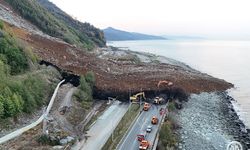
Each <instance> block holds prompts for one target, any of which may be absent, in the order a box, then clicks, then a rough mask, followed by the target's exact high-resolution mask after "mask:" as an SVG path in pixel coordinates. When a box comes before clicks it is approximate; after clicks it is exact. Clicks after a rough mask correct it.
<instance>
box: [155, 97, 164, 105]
mask: <svg viewBox="0 0 250 150" xmlns="http://www.w3.org/2000/svg"><path fill="white" fill-rule="evenodd" d="M163 102H164V99H163V98H162V97H158V96H157V97H155V98H154V104H158V105H159V104H162V103H163Z"/></svg>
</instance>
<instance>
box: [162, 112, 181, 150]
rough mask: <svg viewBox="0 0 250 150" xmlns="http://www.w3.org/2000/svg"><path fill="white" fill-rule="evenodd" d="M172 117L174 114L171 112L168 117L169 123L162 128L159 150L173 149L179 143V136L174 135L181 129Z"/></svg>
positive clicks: (165, 123)
mask: <svg viewBox="0 0 250 150" xmlns="http://www.w3.org/2000/svg"><path fill="white" fill-rule="evenodd" d="M172 115H173V114H172V113H171V112H170V113H169V115H168V116H167V121H166V122H164V124H163V125H162V126H161V130H160V134H159V143H158V148H159V149H162V150H169V149H173V148H174V147H175V144H176V143H177V135H176V134H174V131H175V130H176V129H177V128H179V126H178V124H177V123H176V121H175V119H174V118H173V116H172Z"/></svg>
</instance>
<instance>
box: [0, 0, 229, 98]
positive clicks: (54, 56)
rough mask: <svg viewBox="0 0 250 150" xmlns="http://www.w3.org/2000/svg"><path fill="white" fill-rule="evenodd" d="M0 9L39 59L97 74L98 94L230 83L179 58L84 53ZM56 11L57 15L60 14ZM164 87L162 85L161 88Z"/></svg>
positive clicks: (102, 50)
mask: <svg viewBox="0 0 250 150" xmlns="http://www.w3.org/2000/svg"><path fill="white" fill-rule="evenodd" d="M14 1H15V0H14ZM26 1H27V2H33V1H28V0H26ZM40 1H41V0H40ZM0 2H1V0H0ZM2 4H4V3H2ZM5 7H8V6H7V5H6V6H5ZM39 7H41V6H39ZM48 9H49V8H48ZM51 11H52V9H51ZM1 12H2V14H4V15H3V16H0V18H2V19H4V20H5V21H6V22H9V23H10V24H14V25H15V26H13V25H10V26H9V29H10V30H12V32H13V33H15V36H16V38H18V39H20V40H22V41H23V42H24V43H25V44H26V45H29V46H30V47H31V49H32V51H33V52H34V53H35V54H36V55H37V56H39V59H40V60H44V61H47V62H50V63H52V64H54V65H56V66H58V67H59V68H61V69H63V70H68V71H69V72H72V73H74V74H77V75H81V74H85V73H86V72H87V71H93V72H94V73H95V76H96V84H95V89H96V91H99V93H97V94H98V95H102V94H103V95H104V96H119V95H120V94H124V93H126V94H127V93H128V92H129V91H132V92H138V91H141V90H143V91H154V90H158V87H157V83H158V82H159V81H161V80H168V81H171V82H173V84H174V85H173V87H175V88H182V89H184V90H185V91H186V92H190V93H199V92H203V91H206V92H210V91H216V90H226V89H228V88H230V87H232V86H233V85H232V84H230V83H228V82H226V81H224V80H220V79H217V78H214V77H211V76H209V75H207V74H203V73H201V72H199V71H196V70H194V69H191V68H190V67H188V66H186V65H184V64H182V63H180V62H178V61H174V60H171V59H167V58H163V57H158V56H155V55H150V54H142V53H136V52H131V51H121V50H119V49H116V48H96V49H95V51H94V52H92V53H87V52H86V51H83V49H82V48H77V47H76V46H74V45H72V44H69V43H66V42H63V41H62V40H60V39H56V38H52V37H51V36H48V35H46V34H44V33H42V32H41V31H39V29H35V27H34V28H33V27H30V26H32V25H30V22H28V21H26V20H24V19H22V18H21V17H19V16H18V14H17V13H15V12H10V11H6V10H4V9H1V11H0V13H1ZM56 12H57V10H55V13H56ZM56 14H58V15H59V13H56ZM54 18H55V17H54ZM66 18H67V17H66ZM13 20H14V21H13ZM65 20H67V19H65ZM65 22H67V21H65ZM72 26H74V25H72ZM63 27H64V26H63ZM38 33H39V34H38ZM165 88H166V87H164V86H162V87H161V89H165ZM127 95H128V94H127Z"/></svg>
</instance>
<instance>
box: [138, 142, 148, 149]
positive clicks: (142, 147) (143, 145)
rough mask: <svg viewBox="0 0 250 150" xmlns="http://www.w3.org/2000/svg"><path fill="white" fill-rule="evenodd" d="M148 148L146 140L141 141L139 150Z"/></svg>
mask: <svg viewBox="0 0 250 150" xmlns="http://www.w3.org/2000/svg"><path fill="white" fill-rule="evenodd" d="M148 148H149V142H148V141H147V140H142V141H141V142H140V145H139V149H140V150H147V149H148Z"/></svg>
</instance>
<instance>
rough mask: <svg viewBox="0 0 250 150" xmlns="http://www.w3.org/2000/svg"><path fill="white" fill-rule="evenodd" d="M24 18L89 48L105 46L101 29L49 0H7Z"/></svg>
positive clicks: (62, 37) (60, 36)
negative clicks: (72, 15)
mask: <svg viewBox="0 0 250 150" xmlns="http://www.w3.org/2000/svg"><path fill="white" fill-rule="evenodd" d="M6 2H8V3H9V4H10V5H11V6H12V8H13V9H14V10H15V11H17V12H18V13H19V14H20V15H21V16H22V17H23V18H25V19H27V20H29V21H30V22H31V23H32V24H34V25H36V26H37V27H38V28H39V29H40V30H42V31H43V32H44V33H47V34H48V35H50V36H53V37H57V38H61V39H63V40H64V41H65V42H67V43H69V44H75V45H77V46H79V47H82V48H86V49H88V50H91V49H93V48H94V47H96V46H101V47H102V46H105V39H104V36H103V33H102V31H101V30H99V29H97V28H95V27H94V26H92V25H90V24H88V23H80V22H79V21H76V20H74V19H73V18H72V17H70V16H69V15H67V14H66V13H64V12H63V11H62V10H60V9H59V8H57V7H56V6H55V5H54V4H52V3H50V2H49V1H47V0H40V1H34V0H22V1H20V0H6Z"/></svg>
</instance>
